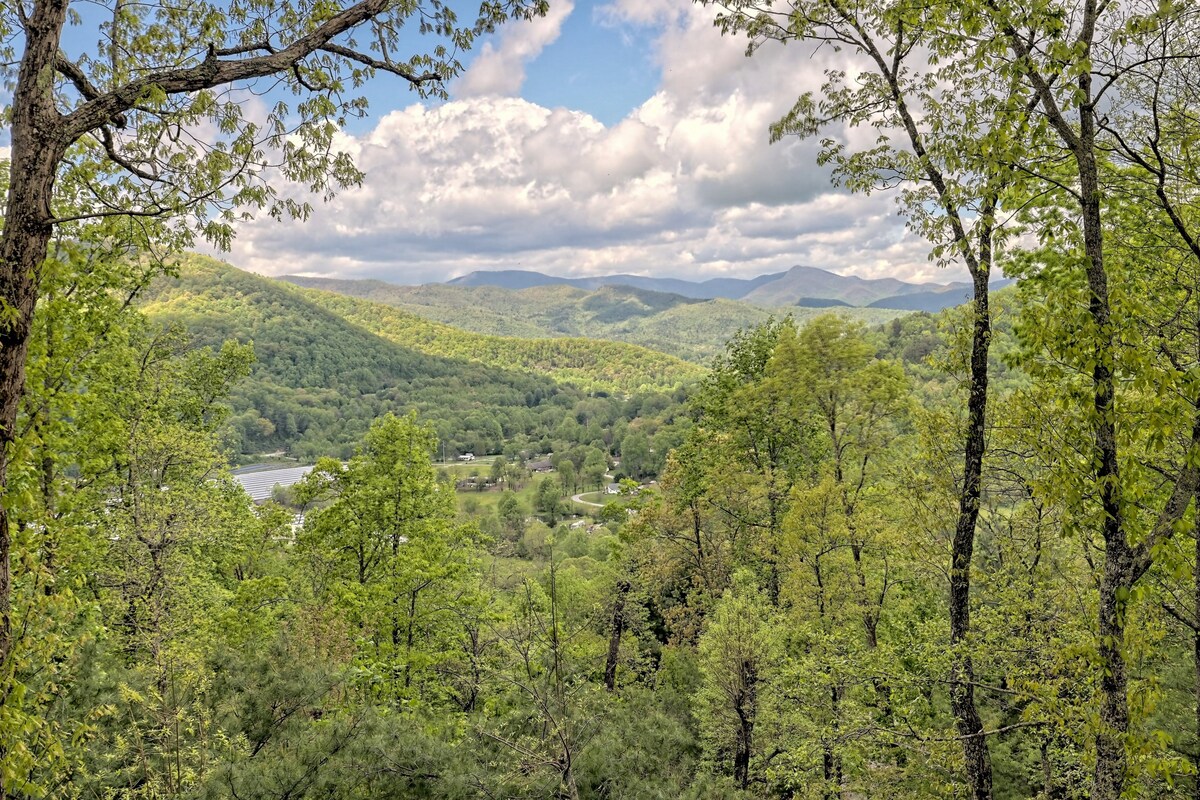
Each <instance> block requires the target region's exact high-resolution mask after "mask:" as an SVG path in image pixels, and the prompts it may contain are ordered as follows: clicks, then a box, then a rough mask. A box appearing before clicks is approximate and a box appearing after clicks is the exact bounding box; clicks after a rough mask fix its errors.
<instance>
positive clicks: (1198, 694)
mask: <svg viewBox="0 0 1200 800" xmlns="http://www.w3.org/2000/svg"><path fill="white" fill-rule="evenodd" d="M1195 502H1196V510H1197V511H1198V512H1200V493H1197V495H1196V498H1195ZM1192 534H1193V536H1194V537H1195V540H1196V562H1195V565H1194V567H1193V568H1192V586H1193V593H1192V594H1193V597H1192V600H1193V604H1192V620H1193V621H1196V622H1200V514H1198V515H1197V519H1196V525H1195V530H1193V532H1192ZM1192 667H1193V671H1194V675H1193V676H1192V679H1193V680H1194V681H1195V687H1194V689H1193V691H1194V692H1195V695H1194V696H1195V701H1196V730H1195V734H1196V744H1195V745H1193V750H1192V764H1193V765H1194V766H1195V767H1196V777H1195V784H1194V785H1193V786H1192V798H1193V800H1200V625H1197V626H1196V627H1194V628H1192Z"/></svg>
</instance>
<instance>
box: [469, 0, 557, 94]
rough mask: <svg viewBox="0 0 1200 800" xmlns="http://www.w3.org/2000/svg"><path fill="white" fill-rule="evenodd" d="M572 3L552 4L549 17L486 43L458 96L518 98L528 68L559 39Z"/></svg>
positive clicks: (515, 27)
mask: <svg viewBox="0 0 1200 800" xmlns="http://www.w3.org/2000/svg"><path fill="white" fill-rule="evenodd" d="M574 6H575V4H574V2H572V0H556V2H554V3H551V5H550V10H549V11H548V12H546V16H544V17H539V18H537V19H534V20H531V21H530V22H527V23H516V22H514V23H512V24H510V25H505V26H504V27H503V28H502V29H501V32H500V35H499V36H498V37H497V39H498V43H496V42H493V41H488V42H485V43H484V45H483V47H482V48H481V49H480V51H479V55H478V56H477V57H476V58H475V60H474V61H472V62H471V66H470V67H469V68H468V69H467V71H466V72H465V73H463V76H462V78H461V79H459V81H458V82H457V83H456V84H455V86H454V94H455V95H456V96H457V97H479V96H483V95H515V94H517V93H518V92H520V91H521V86H522V84H524V83H525V65H526V64H528V63H529V62H530V61H532V60H533V59H535V58H537V57H538V55H539V54H541V52H542V50H544V49H545V48H546V46H547V45H549V44H551V43H552V42H553V41H554V40H555V39H557V38H558V35H559V33H561V31H562V24H563V22H564V21H565V20H566V18H567V17H568V16H570V14H571V11H572V10H573V9H574Z"/></svg>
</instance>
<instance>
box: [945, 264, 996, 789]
mask: <svg viewBox="0 0 1200 800" xmlns="http://www.w3.org/2000/svg"><path fill="white" fill-rule="evenodd" d="M988 244H989V247H990V243H988ZM980 261H981V263H982V266H980V267H978V268H976V269H974V270H972V280H973V283H974V290H975V301H974V307H973V311H974V317H975V319H974V325H973V328H972V338H971V382H970V396H969V397H968V399H967V437H966V448H965V449H966V455H965V459H964V468H963V488H962V495H961V496H960V498H959V512H958V523H957V524H956V526H955V529H954V542H953V548H952V551H951V570H950V645H951V647H952V648H953V662H952V665H951V682H950V706H951V709H952V710H953V712H954V720H955V723H956V725H957V728H958V733H959V736H960V737H962V749H963V760H964V764H965V767H966V771H967V782H968V785H969V787H970V797H971V798H972V799H973V800H991V797H992V762H991V758H990V756H989V755H988V748H987V741H986V739H985V737H984V736H983V735H982V733H983V721H982V720H981V719H980V717H979V711H978V709H977V708H976V706H975V686H974V682H975V669H974V665H973V663H972V661H971V655H970V653H969V652H968V651H967V649H966V648H967V641H966V640H967V637H968V635H969V633H970V630H971V558H972V555H973V553H974V550H975V527H976V524H977V523H978V521H979V498H980V495H981V490H982V475H983V451H984V444H985V441H986V439H985V436H986V428H985V422H986V412H987V392H988V346H989V344H990V343H991V336H992V330H991V316H990V310H989V308H988V279H989V277H990V275H989V272H990V271H989V269H988V268H987V265H990V263H991V258H990V251H988V252H985V253H984V254H983V257H981V258H980Z"/></svg>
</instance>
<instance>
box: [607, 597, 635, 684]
mask: <svg viewBox="0 0 1200 800" xmlns="http://www.w3.org/2000/svg"><path fill="white" fill-rule="evenodd" d="M629 588H630V584H629V581H627V580H624V579H621V580H620V581H617V597H616V599H615V600H614V601H613V615H612V632H611V634H610V635H609V637H608V658H607V659H606V660H605V662H604V685H605V687H607V688H608V690H609V691H610V692H613V691H616V689H617V660H618V657H619V656H620V654H621V635H622V634H623V633H624V632H625V596H626V595H628V594H629Z"/></svg>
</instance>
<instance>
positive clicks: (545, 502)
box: [533, 477, 566, 527]
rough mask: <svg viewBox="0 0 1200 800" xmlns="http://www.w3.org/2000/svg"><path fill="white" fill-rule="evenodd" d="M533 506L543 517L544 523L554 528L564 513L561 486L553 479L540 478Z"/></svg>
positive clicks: (564, 507)
mask: <svg viewBox="0 0 1200 800" xmlns="http://www.w3.org/2000/svg"><path fill="white" fill-rule="evenodd" d="M533 505H534V508H535V509H536V510H537V512H538V513H539V514H542V515H544V516H545V518H546V523H547V524H548V525H550V527H554V526H555V525H556V524H557V523H558V519H559V517H561V516H562V515H563V513H565V511H566V504H565V503H563V498H562V484H560V483H559V482H558V481H557V480H555V479H554V478H549V477H547V478H542V480H541V481H540V482H539V483H538V487H537V494H536V495H535V497H534V500H533Z"/></svg>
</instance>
